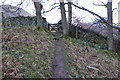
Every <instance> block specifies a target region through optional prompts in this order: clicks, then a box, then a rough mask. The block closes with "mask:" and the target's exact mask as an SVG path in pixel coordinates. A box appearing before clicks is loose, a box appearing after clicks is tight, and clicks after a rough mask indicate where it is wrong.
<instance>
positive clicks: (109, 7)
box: [107, 0, 115, 50]
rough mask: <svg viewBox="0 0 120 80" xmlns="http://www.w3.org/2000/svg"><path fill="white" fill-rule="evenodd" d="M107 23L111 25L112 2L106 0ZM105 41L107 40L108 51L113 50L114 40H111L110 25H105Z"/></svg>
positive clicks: (111, 29) (111, 30)
mask: <svg viewBox="0 0 120 80" xmlns="http://www.w3.org/2000/svg"><path fill="white" fill-rule="evenodd" d="M107 18H108V19H107V21H108V23H110V24H111V25H113V18H112V0H108V3H107ZM107 26H108V27H107V32H108V33H107V34H108V36H107V39H108V49H109V50H114V49H115V48H114V41H113V40H114V39H113V27H112V26H110V25H107Z"/></svg>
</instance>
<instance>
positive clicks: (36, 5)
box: [34, 2, 43, 27]
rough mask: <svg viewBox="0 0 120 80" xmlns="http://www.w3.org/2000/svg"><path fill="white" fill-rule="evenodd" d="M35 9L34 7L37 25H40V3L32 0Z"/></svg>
mask: <svg viewBox="0 0 120 80" xmlns="http://www.w3.org/2000/svg"><path fill="white" fill-rule="evenodd" d="M34 5H35V9H36V17H37V26H39V27H42V26H43V24H42V21H43V20H42V15H41V10H42V4H40V3H39V2H34Z"/></svg>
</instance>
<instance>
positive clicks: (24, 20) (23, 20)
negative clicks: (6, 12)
mask: <svg viewBox="0 0 120 80" xmlns="http://www.w3.org/2000/svg"><path fill="white" fill-rule="evenodd" d="M3 22H4V23H3V26H4V27H23V26H36V17H23V16H18V17H11V18H5V19H3Z"/></svg>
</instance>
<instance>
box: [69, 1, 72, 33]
mask: <svg viewBox="0 0 120 80" xmlns="http://www.w3.org/2000/svg"><path fill="white" fill-rule="evenodd" d="M71 21H72V4H71V2H68V29H69V31H71V30H70V29H71Z"/></svg>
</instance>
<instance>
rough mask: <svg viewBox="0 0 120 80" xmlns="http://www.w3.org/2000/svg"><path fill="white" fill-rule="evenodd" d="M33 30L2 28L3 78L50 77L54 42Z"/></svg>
mask: <svg viewBox="0 0 120 80" xmlns="http://www.w3.org/2000/svg"><path fill="white" fill-rule="evenodd" d="M34 28H35V27H16V28H4V30H3V35H2V39H3V53H2V54H3V73H4V74H3V76H5V77H10V76H13V77H25V78H26V77H29V78H35V77H51V74H52V73H51V72H52V68H51V67H52V59H53V55H54V40H52V39H51V38H52V37H51V36H50V35H49V36H48V34H47V33H46V32H40V31H34Z"/></svg>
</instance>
